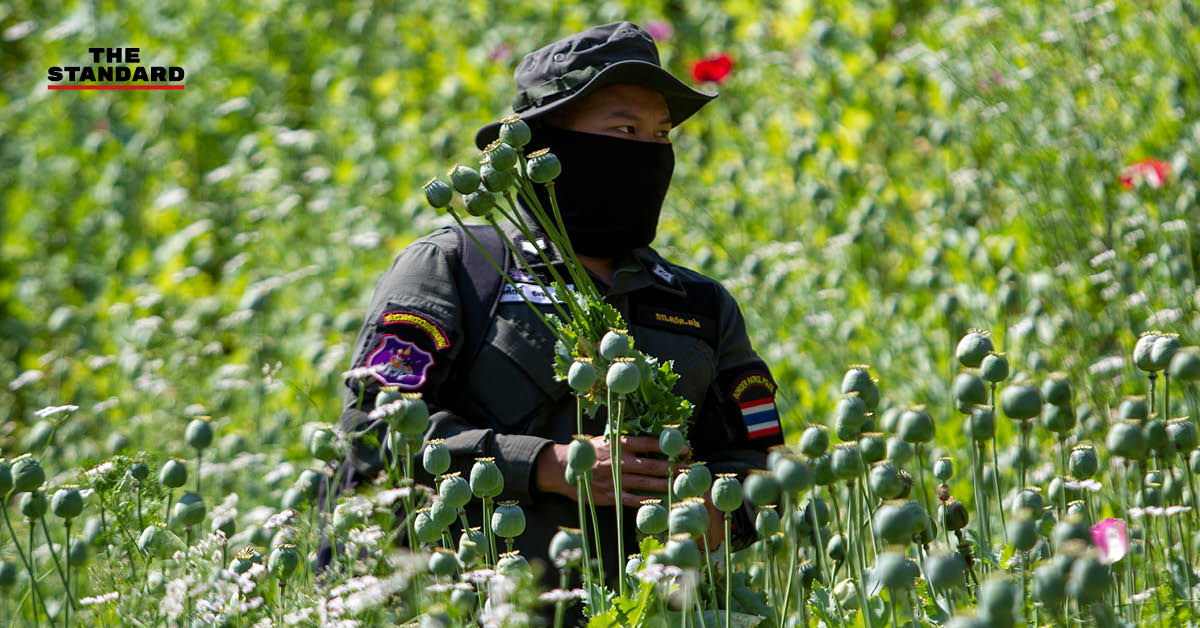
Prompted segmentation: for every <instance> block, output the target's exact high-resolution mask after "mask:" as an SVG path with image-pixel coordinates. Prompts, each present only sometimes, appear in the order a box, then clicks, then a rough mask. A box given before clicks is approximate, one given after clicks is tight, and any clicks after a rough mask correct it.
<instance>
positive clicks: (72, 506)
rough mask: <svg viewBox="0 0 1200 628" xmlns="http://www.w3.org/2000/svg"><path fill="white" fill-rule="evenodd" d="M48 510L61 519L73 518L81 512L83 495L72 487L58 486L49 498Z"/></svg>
mask: <svg viewBox="0 0 1200 628" xmlns="http://www.w3.org/2000/svg"><path fill="white" fill-rule="evenodd" d="M50 512H53V513H54V516H56V517H59V518H61V519H74V518H75V517H78V516H79V513H81V512H83V495H82V494H81V493H80V492H79V489H77V488H74V487H66V488H60V489H58V490H57V491H54V496H53V497H51V498H50Z"/></svg>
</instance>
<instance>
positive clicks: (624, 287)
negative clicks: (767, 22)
mask: <svg viewBox="0 0 1200 628" xmlns="http://www.w3.org/2000/svg"><path fill="white" fill-rule="evenodd" d="M515 78H516V82H517V86H518V90H519V91H518V95H517V99H516V101H515V102H514V109H515V111H516V112H517V113H518V114H520V115H521V117H522V119H523V120H525V121H526V122H527V123H528V124H529V125H530V127H531V128H532V129H533V139H532V141H531V142H530V144H529V145H528V146H526V147H525V148H524V150H525V151H526V153H527V154H528V152H532V151H533V150H536V149H538V148H543V147H549V148H550V149H551V151H552V152H554V153H555V155H556V156H558V158H559V160H560V161H561V162H562V166H563V169H562V174H561V175H560V176H559V178H558V179H556V180H555V191H556V194H557V198H558V201H559V205H560V207H561V209H562V211H563V214H564V221H565V223H566V227H567V232H568V234H569V237H570V238H571V242H572V245H573V247H574V248H575V250H576V252H577V253H578V254H579V257H580V260H581V262H582V263H583V265H584V266H585V267H586V268H587V269H588V271H589V272H590V273H591V276H592V278H593V280H594V281H595V282H596V284H597V287H598V288H599V290H600V292H601V293H602V294H604V295H605V297H604V298H605V300H606V301H607V302H608V303H610V304H612V305H613V306H614V307H616V308H617V309H618V310H619V311H620V312H621V314H622V315H623V316H624V318H625V320H626V322H627V323H628V324H629V328H630V330H629V331H630V334H631V336H632V337H633V339H634V343H635V346H636V347H637V348H638V349H640V350H642V351H643V352H645V353H647V354H649V355H651V356H654V357H656V358H658V359H659V360H663V361H665V360H672V361H674V370H675V372H676V373H678V374H679V375H680V378H679V380H678V382H677V384H676V386H675V392H676V394H678V395H680V396H682V397H684V398H686V399H687V400H688V401H690V402H691V403H692V404H693V405H694V406H695V411H694V413H693V416H692V419H691V424H690V428H689V441H690V444H691V456H692V459H694V460H701V461H705V462H706V463H707V464H708V467H709V469H710V470H711V471H713V472H714V473H718V472H738V473H741V474H744V473H745V472H747V471H748V470H749V469H752V468H762V467H764V466H765V462H766V452H767V448H768V447H770V446H772V445H776V444H780V443H782V442H783V433H782V431H781V429H780V424H779V416H778V413H777V412H776V409H775V403H774V399H775V382H774V380H773V379H772V378H771V375H770V372H769V370H768V369H767V366H766V364H765V363H764V362H763V361H762V360H761V359H760V358H759V357H758V355H757V354H756V353H755V352H754V350H753V349H752V348H751V343H750V339H749V337H748V336H747V334H746V329H745V324H744V321H743V318H742V315H741V312H740V311H739V310H738V306H737V303H736V302H735V301H734V299H733V297H732V296H731V295H730V294H729V292H728V291H726V290H725V289H724V288H723V287H722V286H721V285H720V284H719V283H717V282H716V281H714V280H712V279H709V278H707V277H705V276H703V275H701V274H699V273H697V272H695V271H692V270H689V269H686V268H683V267H681V266H678V265H675V264H673V263H671V262H669V261H667V260H666V259H664V258H663V257H661V256H660V255H659V254H658V253H657V252H655V251H654V250H653V249H652V248H650V247H649V244H650V242H651V241H652V240H653V238H654V233H655V229H656V226H657V223H658V217H659V212H660V209H661V206H662V202H663V199H664V197H665V195H666V192H667V187H668V184H669V182H670V178H671V173H672V169H673V167H674V155H673V152H672V150H671V143H670V139H669V138H668V132H669V131H670V129H671V128H673V127H674V126H676V125H678V124H679V123H681V122H682V121H683V120H684V119H686V118H688V117H689V116H691V115H692V114H693V113H695V112H696V111H697V110H698V109H700V107H701V106H703V105H704V104H705V103H706V102H708V101H709V100H711V99H712V98H714V97H715V95H710V94H704V93H702V92H698V91H695V90H693V89H691V88H689V87H687V86H686V85H684V84H683V83H682V82H681V81H679V80H678V79H676V78H675V77H674V76H672V75H671V74H670V73H668V72H667V71H666V70H664V69H662V67H661V64H660V62H659V58H658V50H657V48H656V47H655V45H654V41H653V39H652V38H651V37H650V35H649V34H647V33H646V32H645V31H644V30H642V29H641V28H639V27H637V26H636V25H634V24H631V23H629V22H617V23H613V24H606V25H602V26H596V27H593V28H591V29H588V30H587V31H584V32H582V33H578V34H575V35H572V36H570V37H567V38H565V39H563V40H561V41H558V42H555V43H553V44H550V45H548V46H545V47H543V48H541V49H539V50H537V51H535V52H533V53H530V54H529V55H527V56H526V57H525V58H524V59H523V60H522V62H521V64H520V65H519V66H518V67H517V69H516V72H515ZM498 128H499V125H498V124H490V125H487V126H485V127H483V128H482V129H480V130H479V132H478V134H477V135H476V138H475V142H476V144H477V145H478V146H479V147H480V148H483V147H484V146H486V145H487V144H489V143H490V142H491V141H493V140H494V139H496V137H497V134H498ZM539 187H541V186H539ZM544 193H545V191H544V189H543V190H539V194H544ZM543 203H545V204H546V205H545V206H547V207H548V206H549V205H548V198H543ZM509 235H510V237H511V238H513V240H514V241H515V242H517V243H518V245H519V246H520V247H521V248H522V249H523V250H526V251H527V253H528V254H527V256H526V258H527V260H528V262H529V263H530V265H531V266H532V267H533V269H534V270H535V271H537V272H539V273H542V272H543V271H545V270H546V268H545V265H544V264H543V263H542V260H541V259H540V257H539V256H538V255H536V250H534V249H533V248H532V247H533V243H529V242H527V241H525V240H524V239H523V238H521V237H520V234H519V233H518V232H517V231H516V230H515V229H512V230H510V231H509ZM465 240H467V239H466V238H465V237H463V236H462V235H461V234H460V232H459V231H458V230H455V229H442V230H439V231H436V232H434V233H433V234H431V235H428V236H426V237H423V238H421V239H419V240H417V241H416V242H414V243H413V244H412V245H410V246H409V247H408V248H406V249H405V250H404V251H402V252H401V253H400V255H399V256H398V257H397V258H396V260H395V262H394V263H393V264H392V267H391V268H390V269H389V270H388V271H387V273H386V274H385V275H384V276H383V278H382V279H380V281H379V284H378V285H377V287H376V289H375V293H374V295H373V297H372V298H371V301H370V304H369V306H368V309H367V317H366V321H365V322H364V325H363V327H362V330H361V331H360V332H359V335H358V339H357V342H356V344H355V348H354V353H353V365H354V366H364V365H378V366H379V367H380V369H381V370H379V371H378V372H376V373H375V374H374V377H373V378H368V379H365V380H351V381H348V382H347V384H348V387H349V390H348V391H347V393H346V403H345V410H344V412H343V415H342V419H341V422H342V427H343V429H345V430H346V431H360V430H363V429H364V428H366V427H368V426H370V421H369V420H368V419H367V417H366V414H367V413H368V412H369V411H370V410H371V409H372V404H373V399H374V397H375V393H376V392H377V391H378V389H379V387H380V386H382V385H394V386H396V387H397V388H398V389H399V390H402V391H414V392H420V393H422V394H423V396H424V399H425V400H426V402H427V403H428V404H429V406H430V412H431V425H430V429H429V431H428V433H427V434H426V440H428V439H432V438H441V439H444V440H445V445H446V447H447V448H448V449H449V450H450V452H451V456H452V460H453V463H452V467H451V470H458V471H462V472H464V474H465V473H466V472H468V471H469V469H470V468H471V466H472V464H473V463H474V461H475V459H476V458H477V457H484V456H490V457H494V458H495V459H496V464H497V465H498V466H499V468H500V470H501V471H502V473H503V475H504V492H503V493H502V494H501V495H500V496H499V497H498V498H497V499H499V500H503V499H515V500H517V501H518V502H519V503H520V505H521V506H522V508H523V509H524V510H525V514H526V521H527V528H526V531H525V533H524V534H523V535H522V536H521V537H519V538H518V539H517V541H516V546H517V548H518V549H519V550H520V551H521V553H522V555H523V556H525V557H527V558H529V559H530V560H531V561H533V560H536V559H541V560H543V561H546V563H547V564H548V563H549V561H548V560H547V559H546V556H547V545H548V543H549V541H550V538H551V536H553V534H554V533H555V532H556V531H557V529H558V527H559V526H563V525H567V526H578V521H577V512H578V510H577V507H576V504H575V503H574V502H575V495H576V493H575V489H574V488H573V487H570V486H568V485H567V484H566V482H565V480H564V473H563V472H564V468H565V465H566V450H567V444H568V443H569V442H570V440H571V436H572V433H573V432H575V400H574V398H573V397H572V395H571V392H570V389H569V388H568V386H567V384H566V383H565V382H561V381H556V380H555V378H554V371H553V357H554V336H553V335H552V334H551V333H550V332H549V330H547V329H546V328H545V326H544V324H543V323H542V322H541V321H540V320H539V319H538V317H537V316H536V315H535V314H534V313H533V312H531V311H530V309H529V307H528V306H527V305H526V304H525V303H523V302H522V300H523V299H525V300H529V301H531V302H533V303H534V304H536V305H538V307H539V308H541V309H543V310H544V311H545V312H547V313H549V312H551V311H552V309H553V303H551V301H550V299H552V298H555V297H554V296H553V295H547V294H544V293H541V292H540V291H535V290H533V287H534V284H533V282H532V278H530V277H526V276H523V273H520V272H514V274H513V277H514V279H515V280H516V281H517V282H518V284H523V285H521V289H520V290H519V291H518V290H513V289H510V288H508V287H506V288H505V290H503V291H500V292H498V293H497V294H498V298H497V302H496V303H495V304H494V305H493V306H492V307H491V308H488V307H487V305H486V304H482V305H483V309H482V311H485V312H487V316H486V317H485V318H481V317H480V316H479V314H478V312H479V311H481V309H480V307H481V304H479V303H478V290H477V289H476V288H477V286H478V285H481V284H485V283H486V282H494V283H496V284H498V283H499V282H500V278H499V275H498V274H497V273H496V272H495V271H494V270H489V271H488V272H487V273H480V272H478V271H475V272H474V275H471V276H468V275H469V273H467V272H466V270H465V268H464V257H465V256H466V255H467V253H466V251H467V249H466V248H465V247H470V246H472V244H471V243H470V242H469V241H466V243H465V244H464V241H465ZM559 259H560V258H558V256H557V252H554V251H551V262H552V263H557V262H556V260H559ZM509 261H511V260H509ZM508 267H509V268H515V267H516V265H514V264H509V265H508ZM489 274H490V276H488V277H483V276H482V275H489ZM546 283H547V284H548V283H549V282H548V281H547V282H546ZM526 287H528V288H530V289H529V290H525V289H524V288H526ZM360 386H365V387H366V390H365V391H363V393H364V394H363V395H362V398H363V399H365V404H364V405H363V406H362V407H361V408H359V407H357V406H358V402H359V399H360V395H359V392H360V388H359V387H360ZM373 427H374V428H375V429H379V430H382V429H383V425H382V422H377V423H376V424H375V425H374V426H373ZM584 431H585V432H586V433H588V434H601V433H602V432H603V421H602V420H596V419H594V418H592V419H587V420H585V422H584ZM378 442H386V439H384V438H380V439H379V441H378ZM592 442H593V444H594V445H595V447H596V450H597V458H598V460H597V463H596V467H595V469H594V471H593V478H594V480H593V482H594V483H593V489H594V495H593V497H594V498H595V499H596V500H597V502H598V503H600V504H607V505H608V506H609V507H607V508H601V511H607V512H605V513H604V514H601V515H600V520H601V533H602V534H604V535H605V537H606V538H607V539H608V541H606V542H605V543H604V544H603V547H604V549H605V550H607V551H606V552H605V553H604V558H605V562H606V563H607V565H606V568H605V571H606V573H608V574H614V573H617V565H618V563H617V560H618V559H619V557H617V556H615V552H614V551H612V548H615V547H616V543H615V538H616V532H615V524H614V523H613V520H614V516H613V515H614V513H613V512H612V509H611V506H612V505H613V504H615V503H616V498H615V496H614V494H613V487H612V483H611V470H610V466H609V465H610V461H609V455H608V452H609V449H608V445H607V443H606V442H605V441H604V440H603V438H600V437H597V438H594V439H593V441H592ZM622 442H623V451H622V453H623V461H622V465H623V466H622V470H623V475H622V477H623V489H624V495H622V498H621V502H622V503H623V504H624V506H625V509H624V510H625V516H626V518H627V523H625V524H624V529H625V531H626V534H627V537H628V538H627V539H626V546H627V547H630V548H636V547H637V545H636V539H635V535H636V527H635V525H634V523H633V514H634V513H635V510H636V507H637V506H638V503H639V501H640V499H642V498H641V497H640V496H639V495H638V493H643V494H644V493H653V492H657V493H664V492H665V491H666V490H667V479H666V476H667V464H666V462H664V461H663V460H661V459H656V458H655V457H654V456H653V455H651V456H646V454H653V453H656V452H657V449H658V445H657V439H656V438H651V437H636V436H630V437H625V439H624V440H623V441H622ZM351 462H352V464H353V465H354V468H355V469H356V471H357V475H359V476H360V477H366V478H374V477H375V476H376V475H377V474H378V472H379V470H380V469H381V468H382V466H381V462H382V459H381V452H380V451H379V449H378V447H365V446H362V445H360V446H358V447H356V449H355V452H354V455H353V456H352V457H351ZM425 482H427V483H429V482H430V479H429V478H426V479H425ZM710 508H711V507H710ZM713 514H714V516H713V517H711V519H712V523H713V526H712V528H710V531H709V540H710V543H711V545H712V546H713V547H714V548H715V547H716V546H717V545H718V544H719V543H720V542H721V541H722V538H721V537H722V536H723V530H722V525H721V518H720V516H719V515H717V514H716V513H715V512H714V513H713ZM751 514H752V513H751V511H750V509H749V507H743V509H742V510H741V511H737V512H736V513H735V518H734V526H733V528H734V532H733V534H732V536H733V543H734V547H735V548H737V547H738V546H744V545H745V544H748V543H749V542H750V541H751V540H752V539H753V535H754V532H753V524H752V521H753V518H752V517H751ZM469 515H470V517H471V524H472V525H479V523H480V522H479V521H478V519H479V517H480V513H479V512H478V509H471V511H470V512H469ZM548 571H552V570H548ZM547 575H548V576H551V577H550V578H547V581H548V582H549V581H553V580H556V579H557V578H554V577H553V576H552V574H547Z"/></svg>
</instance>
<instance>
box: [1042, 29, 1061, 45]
mask: <svg viewBox="0 0 1200 628" xmlns="http://www.w3.org/2000/svg"><path fill="white" fill-rule="evenodd" d="M1041 38H1042V41H1044V42H1046V43H1047V44H1057V43H1058V42H1060V41H1062V38H1063V37H1062V33H1060V32H1058V31H1042V33H1041Z"/></svg>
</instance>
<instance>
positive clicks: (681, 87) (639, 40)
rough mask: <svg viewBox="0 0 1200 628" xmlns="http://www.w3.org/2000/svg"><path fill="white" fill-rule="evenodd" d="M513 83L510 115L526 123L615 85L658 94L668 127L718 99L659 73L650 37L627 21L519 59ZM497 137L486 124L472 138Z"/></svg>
mask: <svg viewBox="0 0 1200 628" xmlns="http://www.w3.org/2000/svg"><path fill="white" fill-rule="evenodd" d="M513 78H514V79H515V80H516V83H517V97H516V99H515V100H513V111H514V112H515V113H518V114H520V116H521V118H522V119H523V120H526V121H528V120H530V119H532V118H534V117H537V116H540V115H542V114H544V113H547V112H549V111H553V110H554V109H557V108H558V107H561V106H563V105H565V104H567V103H569V102H571V101H572V100H575V99H576V98H580V97H582V96H585V95H587V94H589V93H591V92H592V91H594V90H595V89H597V88H599V87H604V86H606V85H616V84H618V83H633V84H636V85H643V86H645V87H649V88H651V89H656V90H658V91H660V92H662V95H663V96H664V97H665V98H666V99H667V108H668V109H669V110H670V112H671V126H672V127H675V126H677V125H678V124H679V123H681V122H683V121H684V120H686V119H688V118H689V117H690V116H691V115H692V114H693V113H696V111H698V110H699V109H700V107H703V106H704V104H705V103H707V102H708V101H710V100H712V99H713V98H716V97H717V95H716V94H706V93H704V92H700V91H696V90H694V89H692V88H690V87H688V86H687V85H686V84H684V82H683V81H681V80H679V79H677V78H675V76H674V75H673V74H671V73H670V72H668V71H666V70H664V69H663V67H662V63H661V62H660V61H659V59H658V47H657V46H655V45H654V38H653V37H651V36H650V33H647V32H646V31H645V30H643V29H642V28H641V27H640V26H638V25H637V24H634V23H632V22H613V23H611V24H603V25H600V26H593V27H592V28H589V29H587V30H585V31H583V32H582V33H576V34H574V35H571V36H570V37H567V38H565V39H560V40H558V41H556V42H554V43H552V44H550V45H548V46H544V47H542V48H539V49H537V50H535V51H533V52H531V53H529V54H527V55H525V58H524V59H521V63H520V64H519V65H517V69H516V70H514V71H513ZM499 134H500V123H499V122H493V123H491V124H488V125H486V126H484V127H483V128H481V129H479V131H478V132H476V133H475V145H476V146H478V147H479V148H480V149H483V148H485V147H486V146H487V145H488V144H491V143H492V142H493V141H495V140H496V138H497V137H499Z"/></svg>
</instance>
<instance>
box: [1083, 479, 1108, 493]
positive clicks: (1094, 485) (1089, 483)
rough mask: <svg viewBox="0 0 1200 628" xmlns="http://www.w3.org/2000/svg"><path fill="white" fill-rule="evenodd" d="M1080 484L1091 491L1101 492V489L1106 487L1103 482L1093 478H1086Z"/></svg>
mask: <svg viewBox="0 0 1200 628" xmlns="http://www.w3.org/2000/svg"><path fill="white" fill-rule="evenodd" d="M1079 484H1080V485H1082V486H1083V488H1084V489H1086V490H1087V491H1088V492H1090V493H1099V492H1100V489H1102V488H1104V485H1103V484H1101V483H1099V482H1097V481H1096V480H1093V479H1087V480H1084V481H1082V482H1080V483H1079Z"/></svg>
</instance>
